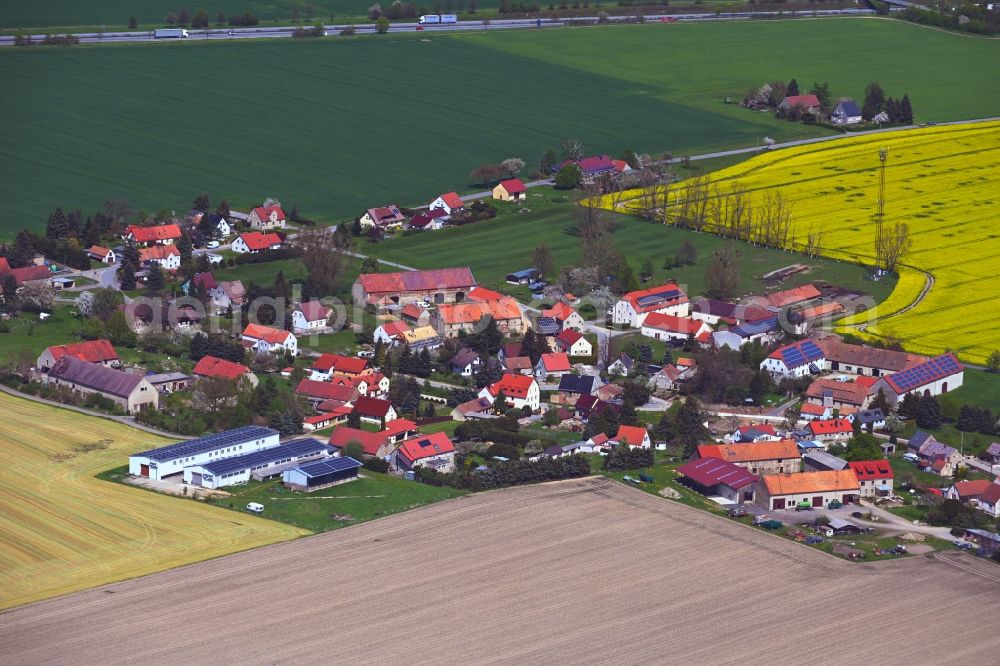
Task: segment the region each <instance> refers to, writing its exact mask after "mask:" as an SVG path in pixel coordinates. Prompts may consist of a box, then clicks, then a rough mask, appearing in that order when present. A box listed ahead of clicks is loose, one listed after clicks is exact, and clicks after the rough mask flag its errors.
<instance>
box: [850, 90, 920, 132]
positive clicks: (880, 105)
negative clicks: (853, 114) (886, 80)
mask: <svg viewBox="0 0 1000 666" xmlns="http://www.w3.org/2000/svg"><path fill="white" fill-rule="evenodd" d="M861 117H862V118H864V119H865V120H867V121H869V122H877V123H900V124H903V125H910V124H912V123H913V107H912V106H911V105H910V96H909V95H907V94H905V93H904V94H903V98H902V99H898V100H897V99H893V98H892V97H887V96H886V94H885V91H884V90H883V89H882V86H880V85H879V84H878V83H874V82H872V83H869V84H868V85H867V86H865V101H864V102H863V103H862V105H861Z"/></svg>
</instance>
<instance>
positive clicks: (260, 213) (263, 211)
mask: <svg viewBox="0 0 1000 666" xmlns="http://www.w3.org/2000/svg"><path fill="white" fill-rule="evenodd" d="M272 211H274V212H276V213H278V221H279V222H280V221H282V220H284V219H285V211H283V210H281V206H258V207H256V208H254V212H256V213H257V217H259V218H260V219H261V221H265V220H267V219H268V218H269V217H271V212H272Z"/></svg>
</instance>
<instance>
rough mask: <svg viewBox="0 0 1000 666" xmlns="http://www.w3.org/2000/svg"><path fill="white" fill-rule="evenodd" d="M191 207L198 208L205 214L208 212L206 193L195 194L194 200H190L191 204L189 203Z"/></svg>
mask: <svg viewBox="0 0 1000 666" xmlns="http://www.w3.org/2000/svg"><path fill="white" fill-rule="evenodd" d="M191 207H192V208H194V209H195V210H200V211H201V212H203V213H205V214H207V213H208V195H207V194H199V195H198V196H196V197H195V198H194V202H192V204H191Z"/></svg>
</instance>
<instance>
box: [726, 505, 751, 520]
mask: <svg viewBox="0 0 1000 666" xmlns="http://www.w3.org/2000/svg"><path fill="white" fill-rule="evenodd" d="M749 515H750V510H749V509H747V508H746V507H745V506H734V507H733V508H731V509H730V510H729V517H730V518H744V517H746V516H749Z"/></svg>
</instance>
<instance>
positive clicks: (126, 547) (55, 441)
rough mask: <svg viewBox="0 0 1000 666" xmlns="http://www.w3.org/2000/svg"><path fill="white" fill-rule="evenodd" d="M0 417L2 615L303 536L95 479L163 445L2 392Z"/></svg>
mask: <svg viewBox="0 0 1000 666" xmlns="http://www.w3.org/2000/svg"><path fill="white" fill-rule="evenodd" d="M0 413H2V414H3V420H2V422H0V609H2V608H9V607H11V606H17V605H20V604H24V603H28V602H31V601H37V600H39V599H44V598H46V597H51V596H56V595H59V594H65V593H67V592H74V591H77V590H81V589H85V588H88V587H92V586H95V585H101V584H105V583H110V582H114V581H119V580H123V579H126V578H132V577H135V576H140V575H143V574H148V573H152V572H155V571H161V570H163V569H168V568H171V567H175V566H179V565H182V564H190V563H192V562H198V561H200V560H204V559H208V558H211V557H217V556H220V555H225V554H228V553H232V552H236V551H239V550H245V549H247V548H253V547H255V546H261V545H264V544H269V543H274V542H276V541H284V540H287V539H292V538H295V537H297V536H299V535H302V534H306V532H304V531H303V530H299V529H297V528H294V527H291V526H288V525H283V524H281V523H276V522H274V521H270V520H265V519H261V518H258V517H256V516H241V515H240V514H237V513H233V512H232V511H229V510H227V509H222V508H218V507H212V506H208V505H206V504H203V503H201V502H195V501H191V500H184V499H180V498H174V497H168V496H166V495H160V494H158V493H154V492H150V491H147V490H142V489H139V488H130V487H127V486H123V485H120V484H117V483H111V482H107V481H102V480H100V479H97V478H94V475H95V474H97V473H98V472H101V471H103V470H106V469H110V468H112V467H117V466H120V465H122V464H125V463H126V462H127V459H128V454H129V453H132V452H135V451H141V450H144V449H146V448H151V447H154V446H158V445H162V444H165V443H167V440H164V439H162V438H158V437H155V436H153V435H148V434H146V433H143V432H141V431H139V430H136V429H134V428H130V427H128V426H124V425H120V424H117V423H113V422H111V421H107V420H104V419H99V418H94V417H90V416H85V415H82V414H78V413H75V412H71V411H69V410H65V409H58V408H55V407H48V406H46V405H41V404H38V403H35V402H31V401H29V400H24V399H21V398H15V397H11V396H9V395H7V394H3V393H0ZM87 449H90V450H89V451H88V452H84V451H86V450H87Z"/></svg>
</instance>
